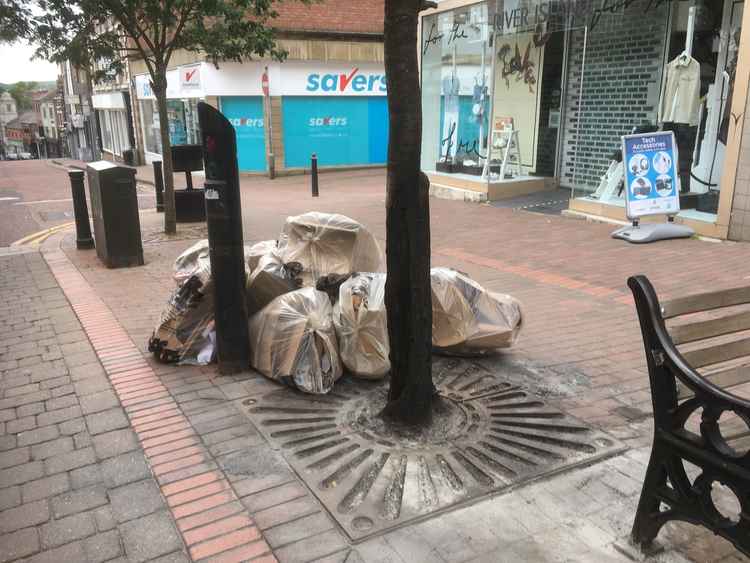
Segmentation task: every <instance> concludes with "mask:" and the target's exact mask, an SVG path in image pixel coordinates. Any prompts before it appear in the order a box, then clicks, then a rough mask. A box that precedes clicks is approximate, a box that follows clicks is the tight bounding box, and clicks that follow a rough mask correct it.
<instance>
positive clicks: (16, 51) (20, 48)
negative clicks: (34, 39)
mask: <svg viewBox="0 0 750 563" xmlns="http://www.w3.org/2000/svg"><path fill="white" fill-rule="evenodd" d="M33 54H34V48H33V47H31V46H29V45H27V44H26V43H14V44H12V45H7V44H0V61H2V62H1V63H0V82H3V83H5V84H12V83H14V82H18V81H20V80H25V81H29V80H33V81H37V82H39V81H46V80H56V79H57V65H55V64H53V63H50V62H47V61H42V60H34V61H31V60H30V59H31V56H32V55H33Z"/></svg>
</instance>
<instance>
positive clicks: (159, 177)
mask: <svg viewBox="0 0 750 563" xmlns="http://www.w3.org/2000/svg"><path fill="white" fill-rule="evenodd" d="M151 165H152V166H153V167H154V189H155V190H156V211H157V213H164V175H163V174H162V171H161V161H158V160H157V161H156V162H152V163H151Z"/></svg>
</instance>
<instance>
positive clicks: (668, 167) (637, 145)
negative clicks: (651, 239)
mask: <svg viewBox="0 0 750 563" xmlns="http://www.w3.org/2000/svg"><path fill="white" fill-rule="evenodd" d="M622 154H623V162H622V163H623V166H624V167H625V188H626V190H625V193H626V197H625V201H626V204H627V214H628V217H629V218H630V219H637V218H638V217H642V216H644V215H674V214H676V213H678V212H679V211H680V185H679V181H680V180H679V176H678V175H677V162H678V155H677V143H676V142H675V138H674V133H673V132H671V131H659V132H657V133H642V134H638V135H625V136H623V138H622Z"/></svg>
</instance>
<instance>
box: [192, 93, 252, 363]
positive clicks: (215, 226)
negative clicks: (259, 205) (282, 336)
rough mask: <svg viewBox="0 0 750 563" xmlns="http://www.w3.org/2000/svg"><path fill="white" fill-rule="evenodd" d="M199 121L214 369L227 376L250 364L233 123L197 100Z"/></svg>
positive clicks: (238, 180)
mask: <svg viewBox="0 0 750 563" xmlns="http://www.w3.org/2000/svg"><path fill="white" fill-rule="evenodd" d="M198 121H199V123H200V130H201V135H202V137H203V160H204V161H205V170H206V184H205V188H204V190H205V192H204V193H205V202H206V219H207V222H208V249H209V253H210V256H211V276H212V278H213V284H214V312H215V315H214V318H215V322H216V355H217V358H218V362H219V373H223V374H231V373H237V372H240V371H243V370H246V369H248V368H249V367H250V343H249V337H248V329H247V320H248V319H247V301H246V299H245V253H244V247H243V239H242V209H241V206H240V178H239V171H238V168H237V141H236V138H235V133H234V128H233V127H232V125H231V124H230V123H229V121H227V119H226V118H225V117H224V116H223V115H222V114H221V113H219V112H218V111H217V110H216V109H214V108H213V107H211V106H210V105H208V104H205V103H203V102H200V103H199V104H198Z"/></svg>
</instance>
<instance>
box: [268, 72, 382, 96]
mask: <svg viewBox="0 0 750 563" xmlns="http://www.w3.org/2000/svg"><path fill="white" fill-rule="evenodd" d="M368 66H369V68H367V67H365V66H362V65H358V66H343V65H342V66H338V65H330V66H329V65H324V66H323V67H322V68H316V66H311V65H305V66H304V67H298V66H296V65H294V64H293V63H292V64H290V63H284V64H282V65H281V80H282V82H283V84H282V92H283V95H285V96H323V97H327V98H328V97H337V96H385V95H386V94H387V86H386V79H385V71H384V70H383V68H382V67H377V66H376V65H368Z"/></svg>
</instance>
